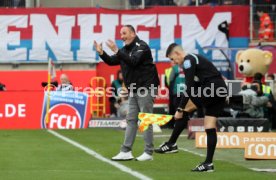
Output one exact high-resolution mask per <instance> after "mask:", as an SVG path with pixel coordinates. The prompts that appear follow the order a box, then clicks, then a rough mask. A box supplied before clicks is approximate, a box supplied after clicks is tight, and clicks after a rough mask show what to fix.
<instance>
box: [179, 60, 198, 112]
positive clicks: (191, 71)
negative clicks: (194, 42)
mask: <svg viewBox="0 0 276 180" xmlns="http://www.w3.org/2000/svg"><path fill="white" fill-rule="evenodd" d="M183 68H184V72H185V84H186V91H185V92H184V95H183V96H182V97H181V101H180V104H179V107H180V108H185V106H186V104H187V103H188V100H189V98H190V96H191V87H194V84H195V81H194V77H195V70H196V60H195V59H194V58H193V57H192V58H189V59H187V60H185V61H184V64H183Z"/></svg>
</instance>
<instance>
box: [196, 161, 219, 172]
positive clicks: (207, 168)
mask: <svg viewBox="0 0 276 180" xmlns="http://www.w3.org/2000/svg"><path fill="white" fill-rule="evenodd" d="M192 171H193V172H213V171H214V165H213V163H201V164H199V165H198V166H196V167H195V168H194V169H192Z"/></svg>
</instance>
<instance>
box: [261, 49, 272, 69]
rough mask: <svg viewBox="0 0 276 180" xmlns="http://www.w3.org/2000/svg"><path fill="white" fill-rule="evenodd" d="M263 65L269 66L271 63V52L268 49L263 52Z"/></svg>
mask: <svg viewBox="0 0 276 180" xmlns="http://www.w3.org/2000/svg"><path fill="white" fill-rule="evenodd" d="M263 56H264V60H265V65H267V66H269V65H270V64H271V63H272V53H271V52H270V51H264V52H263Z"/></svg>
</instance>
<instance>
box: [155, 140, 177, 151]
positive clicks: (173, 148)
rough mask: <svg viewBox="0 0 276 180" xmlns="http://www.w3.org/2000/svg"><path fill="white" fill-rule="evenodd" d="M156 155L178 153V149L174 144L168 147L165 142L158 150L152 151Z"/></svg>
mask: <svg viewBox="0 0 276 180" xmlns="http://www.w3.org/2000/svg"><path fill="white" fill-rule="evenodd" d="M154 151H155V152H156V153H161V154H164V153H176V152H178V148H177V145H176V144H173V145H170V144H168V142H165V143H163V144H161V145H160V146H159V148H157V149H155V150H154Z"/></svg>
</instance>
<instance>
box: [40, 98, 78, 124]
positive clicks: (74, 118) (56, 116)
mask: <svg viewBox="0 0 276 180" xmlns="http://www.w3.org/2000/svg"><path fill="white" fill-rule="evenodd" d="M46 117H47V116H46V115H45V117H44V124H45V126H44V127H47V128H49V129H76V128H82V124H83V123H82V122H81V117H80V114H79V112H78V110H77V109H75V108H74V107H73V106H71V105H68V104H57V105H55V106H53V107H52V108H51V109H50V110H49V122H48V123H47V124H46Z"/></svg>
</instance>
